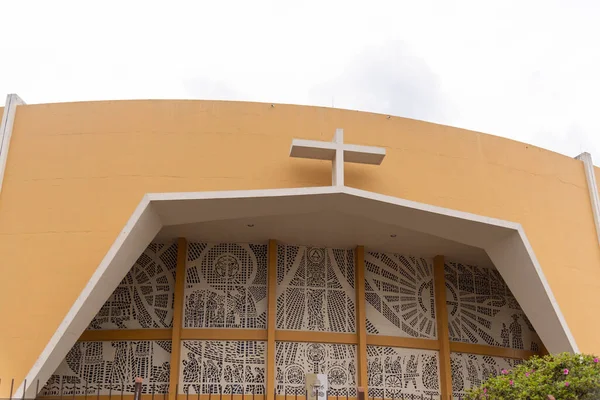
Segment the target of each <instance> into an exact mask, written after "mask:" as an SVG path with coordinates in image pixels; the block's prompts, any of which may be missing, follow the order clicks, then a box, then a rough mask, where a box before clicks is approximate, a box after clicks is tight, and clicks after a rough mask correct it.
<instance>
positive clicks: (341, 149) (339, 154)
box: [290, 129, 385, 186]
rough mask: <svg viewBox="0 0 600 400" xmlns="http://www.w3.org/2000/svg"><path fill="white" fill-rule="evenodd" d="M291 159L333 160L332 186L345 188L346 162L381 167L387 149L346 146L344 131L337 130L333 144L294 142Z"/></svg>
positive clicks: (300, 140)
mask: <svg viewBox="0 0 600 400" xmlns="http://www.w3.org/2000/svg"><path fill="white" fill-rule="evenodd" d="M290 157H297V158H311V159H313V160H331V161H332V165H333V169H332V171H331V180H332V183H331V184H332V186H344V161H346V162H351V163H358V164H373V165H379V164H381V162H382V161H383V158H384V157H385V149H384V148H381V147H372V146H358V145H355V144H344V130H343V129H336V131H335V136H334V137H333V142H320V141H317V140H302V139H294V140H292V148H291V149H290Z"/></svg>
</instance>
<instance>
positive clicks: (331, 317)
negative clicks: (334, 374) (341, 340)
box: [276, 245, 356, 333]
mask: <svg viewBox="0 0 600 400" xmlns="http://www.w3.org/2000/svg"><path fill="white" fill-rule="evenodd" d="M277 254H278V257H277V317H276V323H277V328H278V329H288V330H309V331H317V332H342V333H353V332H355V331H356V327H355V325H356V315H355V308H354V302H355V289H354V253H353V251H352V250H339V249H326V248H317V247H303V246H291V245H279V246H278V250H277Z"/></svg>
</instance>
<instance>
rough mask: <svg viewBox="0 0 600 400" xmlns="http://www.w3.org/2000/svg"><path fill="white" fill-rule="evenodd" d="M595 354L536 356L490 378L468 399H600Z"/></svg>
mask: <svg viewBox="0 0 600 400" xmlns="http://www.w3.org/2000/svg"><path fill="white" fill-rule="evenodd" d="M599 360H600V359H599V358H598V357H596V356H591V355H582V354H569V353H563V354H558V355H553V356H544V357H537V356H535V357H532V358H531V359H529V360H527V361H526V362H524V363H523V364H520V365H518V366H517V367H515V368H514V369H512V370H510V371H506V370H502V373H501V374H500V375H498V376H496V377H494V378H490V379H488V380H487V381H486V382H485V383H484V384H483V385H482V386H481V387H479V388H475V389H472V390H471V391H469V392H468V393H467V395H466V397H465V399H470V400H475V399H488V400H526V399H529V400H546V399H547V397H548V395H552V396H554V397H555V398H556V400H566V399H600V362H599Z"/></svg>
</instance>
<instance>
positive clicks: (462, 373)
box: [450, 353, 522, 398]
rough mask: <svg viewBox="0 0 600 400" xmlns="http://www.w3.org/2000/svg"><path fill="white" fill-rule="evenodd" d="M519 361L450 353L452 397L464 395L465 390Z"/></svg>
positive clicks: (513, 365)
mask: <svg viewBox="0 0 600 400" xmlns="http://www.w3.org/2000/svg"><path fill="white" fill-rule="evenodd" d="M521 363H522V361H521V360H514V359H510V358H502V357H491V356H481V355H475V354H464V353H451V354H450V367H451V370H452V392H453V396H454V398H460V397H462V396H464V394H465V392H466V391H467V390H469V389H472V388H475V387H479V386H480V385H481V384H482V383H484V382H485V381H486V380H487V379H488V378H491V377H494V376H497V375H499V374H501V373H502V370H503V369H505V370H507V371H508V370H510V369H512V368H514V367H515V366H517V365H519V364H521Z"/></svg>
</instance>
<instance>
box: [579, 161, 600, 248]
mask: <svg viewBox="0 0 600 400" xmlns="http://www.w3.org/2000/svg"><path fill="white" fill-rule="evenodd" d="M575 158H576V159H577V160H581V161H583V168H584V169H585V180H586V181H587V186H588V191H589V192H590V202H591V204H592V214H593V215H594V224H595V225H596V236H597V238H598V244H600V198H599V197H598V185H597V184H596V174H595V171H594V163H593V162H592V155H591V154H590V153H581V154H580V155H578V156H577V157H575Z"/></svg>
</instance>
